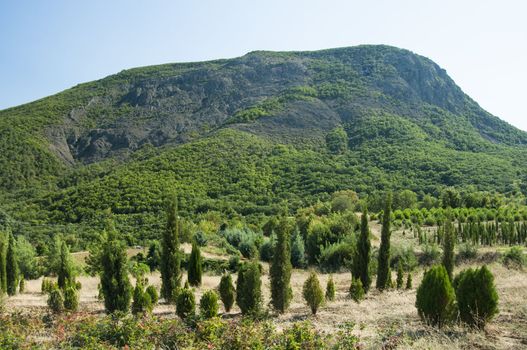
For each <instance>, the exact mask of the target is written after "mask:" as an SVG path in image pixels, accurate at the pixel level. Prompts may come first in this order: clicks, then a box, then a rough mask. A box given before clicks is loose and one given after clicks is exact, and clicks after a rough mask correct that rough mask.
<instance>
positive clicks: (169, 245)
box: [160, 198, 181, 302]
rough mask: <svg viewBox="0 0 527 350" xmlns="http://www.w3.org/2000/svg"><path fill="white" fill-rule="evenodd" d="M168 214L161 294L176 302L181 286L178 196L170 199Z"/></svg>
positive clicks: (162, 243)
mask: <svg viewBox="0 0 527 350" xmlns="http://www.w3.org/2000/svg"><path fill="white" fill-rule="evenodd" d="M166 214H167V223H166V228H165V230H164V231H163V236H162V238H161V264H160V271H161V281H162V285H161V296H162V297H163V298H165V300H166V301H167V302H174V301H175V297H176V294H177V290H178V289H179V288H180V286H181V257H180V252H179V232H180V223H179V220H178V203H177V199H176V198H171V199H170V200H169V201H168V203H167V209H166Z"/></svg>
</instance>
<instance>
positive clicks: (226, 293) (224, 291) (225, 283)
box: [219, 273, 236, 312]
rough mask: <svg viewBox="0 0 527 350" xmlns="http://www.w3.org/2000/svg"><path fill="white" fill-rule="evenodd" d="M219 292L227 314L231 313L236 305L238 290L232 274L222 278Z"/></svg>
mask: <svg viewBox="0 0 527 350" xmlns="http://www.w3.org/2000/svg"><path fill="white" fill-rule="evenodd" d="M219 290H220V297H221V302H222V303H223V307H224V308H225V312H229V311H231V308H232V305H233V304H234V296H235V294H236V290H235V289H234V285H233V284H232V277H231V274H230V273H228V274H224V275H223V276H221V280H220V286H219Z"/></svg>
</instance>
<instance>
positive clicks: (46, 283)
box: [40, 277, 58, 294]
mask: <svg viewBox="0 0 527 350" xmlns="http://www.w3.org/2000/svg"><path fill="white" fill-rule="evenodd" d="M54 288H55V283H53V281H51V280H50V279H49V278H45V277H44V278H43V279H42V284H41V286H40V291H41V292H42V294H48V293H50V292H51V291H52V290H53V289H54ZM57 288H58V286H57Z"/></svg>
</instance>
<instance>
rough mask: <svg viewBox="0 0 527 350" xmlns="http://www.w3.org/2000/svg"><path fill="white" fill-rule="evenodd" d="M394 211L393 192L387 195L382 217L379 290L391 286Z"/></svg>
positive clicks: (378, 265) (378, 276) (378, 272)
mask: <svg viewBox="0 0 527 350" xmlns="http://www.w3.org/2000/svg"><path fill="white" fill-rule="evenodd" d="M391 211H392V194H391V193H388V195H387V196H386V203H385V206H384V214H383V219H382V230H381V246H380V248H379V260H378V264H377V283H376V287H377V289H378V290H380V291H383V290H384V289H386V288H389V287H390V286H389V285H388V283H390V281H391V278H390V276H389V273H390V234H391V232H390V223H391Z"/></svg>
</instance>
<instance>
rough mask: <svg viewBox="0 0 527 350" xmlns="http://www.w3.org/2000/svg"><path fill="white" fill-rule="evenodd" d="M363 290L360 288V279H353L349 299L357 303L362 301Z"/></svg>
mask: <svg viewBox="0 0 527 350" xmlns="http://www.w3.org/2000/svg"><path fill="white" fill-rule="evenodd" d="M364 294H365V293H364V288H363V287H362V281H361V280H360V278H353V279H352V280H351V285H350V297H351V299H353V300H355V302H357V303H359V302H360V301H361V300H362V299H364Z"/></svg>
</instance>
